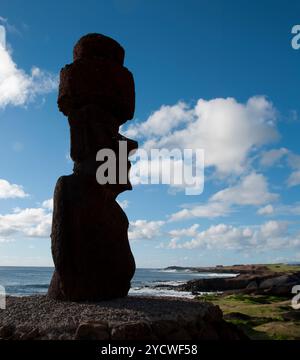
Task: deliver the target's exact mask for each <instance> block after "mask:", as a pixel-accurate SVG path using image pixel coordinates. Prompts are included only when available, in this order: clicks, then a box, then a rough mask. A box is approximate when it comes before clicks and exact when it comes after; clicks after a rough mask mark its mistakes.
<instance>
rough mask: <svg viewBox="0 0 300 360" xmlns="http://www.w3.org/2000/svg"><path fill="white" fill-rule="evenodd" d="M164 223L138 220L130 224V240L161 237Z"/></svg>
mask: <svg viewBox="0 0 300 360" xmlns="http://www.w3.org/2000/svg"><path fill="white" fill-rule="evenodd" d="M164 223H165V222H164V221H147V220H136V221H131V222H130V224H129V231H128V238H129V239H130V240H145V239H153V238H155V237H157V236H159V235H160V229H161V227H162V226H163V225H164Z"/></svg>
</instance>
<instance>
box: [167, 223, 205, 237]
mask: <svg viewBox="0 0 300 360" xmlns="http://www.w3.org/2000/svg"><path fill="white" fill-rule="evenodd" d="M198 228H199V224H193V225H191V226H190V227H187V228H183V229H174V230H171V231H169V232H168V234H169V235H170V236H171V237H173V238H182V237H185V236H188V237H192V236H196V234H197V230H198Z"/></svg>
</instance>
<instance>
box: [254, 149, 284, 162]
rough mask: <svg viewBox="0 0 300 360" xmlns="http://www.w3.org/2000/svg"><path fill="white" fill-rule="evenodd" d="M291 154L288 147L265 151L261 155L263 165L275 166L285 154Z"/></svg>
mask: <svg viewBox="0 0 300 360" xmlns="http://www.w3.org/2000/svg"><path fill="white" fill-rule="evenodd" d="M287 154H289V150H288V149H286V148H280V149H272V150H269V151H265V152H263V153H262V155H261V159H260V163H261V165H263V166H273V165H274V164H276V163H278V162H279V161H280V160H281V159H282V158H283V157H284V156H286V155H287Z"/></svg>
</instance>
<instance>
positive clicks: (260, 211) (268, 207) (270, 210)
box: [257, 204, 274, 215]
mask: <svg viewBox="0 0 300 360" xmlns="http://www.w3.org/2000/svg"><path fill="white" fill-rule="evenodd" d="M273 213H274V207H273V205H271V204H269V205H266V206H264V207H262V208H260V209H258V210H257V214H258V215H271V214H273Z"/></svg>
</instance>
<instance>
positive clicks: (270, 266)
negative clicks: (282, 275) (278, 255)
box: [265, 264, 300, 273]
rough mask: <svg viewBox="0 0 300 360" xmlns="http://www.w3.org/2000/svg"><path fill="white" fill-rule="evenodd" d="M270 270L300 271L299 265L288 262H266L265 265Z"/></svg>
mask: <svg viewBox="0 0 300 360" xmlns="http://www.w3.org/2000/svg"><path fill="white" fill-rule="evenodd" d="M265 266H266V267H267V268H268V269H269V270H271V271H274V272H287V273H293V272H296V271H300V266H299V265H287V264H266V265H265Z"/></svg>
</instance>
